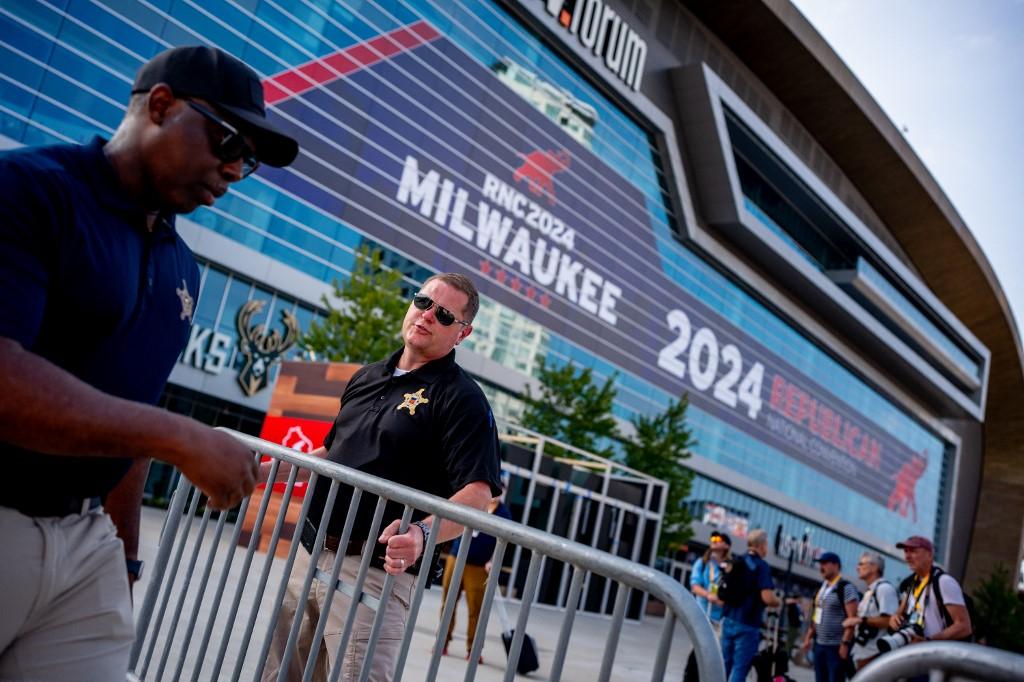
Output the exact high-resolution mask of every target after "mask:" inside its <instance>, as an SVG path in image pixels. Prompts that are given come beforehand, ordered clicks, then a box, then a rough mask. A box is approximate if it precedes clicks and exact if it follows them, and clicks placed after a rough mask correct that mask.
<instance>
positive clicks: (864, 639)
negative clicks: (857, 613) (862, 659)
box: [853, 623, 878, 646]
mask: <svg viewBox="0 0 1024 682" xmlns="http://www.w3.org/2000/svg"><path fill="white" fill-rule="evenodd" d="M877 634H878V628H876V627H875V626H874V625H868V624H867V623H861V624H860V625H858V626H857V635H856V636H855V637H854V638H853V641H854V642H856V643H857V644H859V645H860V646H865V645H866V644H867V643H868V642H870V641H871V640H873V639H874V638H875V636H876V635H877Z"/></svg>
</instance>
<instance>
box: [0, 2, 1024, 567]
mask: <svg viewBox="0 0 1024 682" xmlns="http://www.w3.org/2000/svg"><path fill="white" fill-rule="evenodd" d="M0 26H2V31H0V34H2V36H3V37H2V38H0V78H2V80H0V136H2V138H0V142H2V143H3V145H4V146H17V145H22V144H46V143H55V142H62V141H70V142H84V141H87V140H88V139H90V138H91V137H92V136H94V135H100V136H104V137H109V136H110V135H111V134H112V132H113V130H114V129H115V128H116V126H117V124H118V121H119V120H120V118H121V116H122V114H123V110H124V105H125V102H126V101H127V97H128V92H129V88H130V85H131V82H132V78H133V75H134V73H135V71H136V70H137V69H138V67H139V66H140V65H141V64H142V63H143V62H144V61H146V60H147V59H148V58H150V57H151V56H153V55H154V54H155V53H156V52H158V51H160V50H162V49H164V48H166V47H169V46H173V45H181V44H194V43H204V44H211V45H216V46H219V47H221V48H223V49H224V50H226V51H228V52H231V53H232V54H235V55H236V56H238V57H240V58H242V59H243V60H245V61H246V62H247V63H249V64H250V65H252V66H253V68H255V69H256V70H257V71H258V72H259V73H260V74H261V76H262V77H263V78H264V86H265V92H266V95H267V101H268V104H269V105H270V116H271V117H272V118H274V119H275V121H276V122H277V123H278V124H279V125H280V126H282V127H283V128H285V129H287V130H289V131H290V132H291V133H292V134H293V135H294V136H295V137H296V138H298V140H299V142H300V145H301V147H302V152H301V154H300V156H299V158H298V160H297V161H296V163H295V164H294V165H293V166H292V167H290V168H288V169H283V170H279V169H273V168H264V169H261V170H260V171H259V172H258V173H257V174H256V175H255V176H254V177H253V178H251V179H249V180H247V181H246V182H243V183H241V184H239V185H236V186H235V188H234V189H233V190H232V192H231V193H229V194H228V195H226V196H225V197H224V198H223V199H221V200H220V201H219V202H218V203H217V205H216V206H215V207H213V208H210V209H206V208H203V209H200V210H198V211H197V212H195V213H194V214H192V215H189V216H186V217H183V219H182V220H180V222H179V228H180V231H181V233H182V234H183V236H184V237H185V239H186V241H187V242H188V243H189V244H190V246H191V247H192V248H193V250H194V251H195V253H196V254H197V256H198V257H199V259H200V260H201V264H202V272H203V279H202V288H201V291H200V294H199V297H198V303H197V306H196V309H195V316H194V327H193V331H192V337H191V339H190V342H189V345H188V348H187V349H186V351H185V352H184V353H183V354H182V357H181V358H180V361H179V363H178V365H177V367H176V368H175V370H174V373H173V374H172V376H171V383H170V385H169V386H168V389H167V392H166V394H165V396H164V404H165V405H167V406H168V407H169V408H171V409H175V410H178V411H182V412H186V413H189V414H192V415H193V416H196V417H197V418H200V419H203V420H204V421H208V422H210V423H217V424H227V425H230V426H234V427H236V428H240V429H242V430H247V431H255V430H258V425H259V423H260V421H261V419H262V414H263V412H264V411H265V410H266V407H267V401H268V400H269V390H268V389H267V386H268V385H269V384H270V383H271V382H272V380H273V378H274V376H275V371H276V370H275V368H274V367H275V361H276V360H277V359H279V358H284V357H293V356H294V355H295V354H296V353H298V350H299V347H298V345H295V344H291V345H290V344H289V341H290V340H291V339H293V338H294V336H295V335H296V333H301V331H302V330H304V329H306V328H307V327H308V324H309V322H310V321H311V320H313V319H316V318H317V317H318V316H319V315H322V314H323V296H324V295H325V294H328V293H329V292H330V283H331V282H332V281H334V280H344V279H345V278H347V277H348V276H349V272H350V270H351V268H352V266H353V263H354V261H355V255H354V253H355V251H356V250H357V249H358V248H359V247H360V246H361V245H362V244H371V245H373V246H377V247H380V248H382V249H383V250H384V252H385V256H386V262H387V263H388V264H389V265H390V266H391V267H395V268H398V269H399V270H400V271H401V272H402V273H403V275H404V276H405V285H406V288H407V289H408V290H410V291H412V290H414V289H415V287H416V286H417V285H418V284H419V283H420V282H422V281H423V279H425V278H426V277H428V276H430V275H431V274H433V273H435V272H439V271H452V270H456V271H465V272H469V273H472V274H473V275H474V276H475V278H476V280H477V281H478V282H479V284H480V289H481V292H482V295H483V301H482V308H481V312H480V316H479V317H478V320H477V324H476V325H475V331H474V333H473V335H472V336H471V337H470V338H469V339H468V340H467V342H466V343H465V344H464V345H463V346H462V347H460V351H459V359H460V362H461V363H462V364H463V366H465V367H466V368H467V369H468V370H469V371H471V372H472V373H473V374H474V375H475V376H476V377H477V378H478V379H479V381H480V382H481V384H482V385H483V386H484V388H485V390H486V391H487V392H488V395H489V396H490V397H491V399H492V402H493V404H494V406H495V410H496V412H498V413H499V415H500V416H502V417H504V418H506V419H510V420H515V419H516V417H517V416H518V415H519V414H520V413H521V411H522V407H523V403H522V395H523V393H524V390H525V387H526V386H527V385H530V384H531V382H533V381H535V378H534V375H535V373H536V370H537V366H538V359H539V358H544V359H545V361H546V362H548V363H552V364H555V365H561V364H565V363H573V364H574V365H578V366H582V367H591V368H593V370H594V373H595V376H596V377H597V378H598V379H599V380H603V379H604V378H606V377H614V379H615V385H616V388H617V391H618V393H617V399H616V402H615V408H614V409H615V414H616V416H617V417H619V418H620V419H621V420H622V423H623V424H624V425H625V424H627V423H628V420H629V419H630V418H631V417H633V416H634V415H638V414H641V415H650V414H655V413H658V412H660V411H662V410H663V409H664V408H665V406H666V404H667V403H668V401H670V400H672V399H674V398H677V397H679V396H681V395H683V394H687V395H688V396H689V400H690V411H689V420H690V425H691V427H692V429H693V431H694V435H695V437H696V439H697V441H698V444H697V446H696V448H695V450H694V456H693V457H692V458H691V459H690V460H688V461H687V462H686V466H688V467H690V468H692V469H693V470H694V472H695V480H694V486H693V490H692V493H691V496H690V499H689V500H688V502H687V503H688V504H689V505H691V506H692V508H693V510H694V511H695V512H696V513H697V516H698V519H699V520H700V523H699V524H698V530H699V531H700V532H704V531H706V530H707V529H708V528H707V527H723V528H726V529H727V530H729V531H731V532H732V533H733V534H734V535H736V536H737V537H738V538H742V536H743V535H744V534H745V532H746V531H747V530H748V529H749V528H752V527H754V526H761V527H765V528H767V529H768V530H769V532H770V534H772V535H773V537H774V539H775V543H773V545H774V546H773V554H772V556H771V560H772V562H773V563H774V564H775V565H776V566H777V567H781V566H783V565H784V564H785V560H786V559H787V558H788V555H789V554H790V553H792V554H793V555H794V558H795V560H796V564H797V573H798V574H801V573H802V574H803V575H805V576H806V577H808V578H810V577H811V576H813V575H814V571H813V567H812V566H813V565H812V560H813V557H814V555H815V553H816V552H819V551H822V550H832V551H837V552H839V554H840V555H841V556H842V557H843V559H844V560H845V562H846V563H847V564H848V565H852V564H853V563H854V561H855V560H856V557H857V555H858V554H859V552H860V551H862V550H864V549H871V550H875V551H879V552H881V553H883V554H887V555H889V556H891V557H898V556H899V555H898V553H897V552H896V550H895V547H894V543H895V542H896V541H897V540H899V539H900V538H903V537H906V536H908V535H914V534H919V535H925V536H929V537H932V538H934V539H935V542H936V545H937V547H938V551H939V554H940V559H941V560H942V561H943V562H944V563H945V564H946V565H947V566H949V567H950V569H951V570H952V571H954V572H955V573H957V574H961V575H962V574H963V573H964V572H965V571H967V570H968V563H969V562H968V559H970V562H971V563H970V566H971V571H972V572H974V573H978V574H980V573H981V572H984V571H987V569H988V567H989V566H990V565H991V564H992V563H993V562H994V561H996V560H1000V559H1001V560H1004V561H1007V562H1013V563H1015V564H1017V563H1019V561H1018V553H1019V548H1018V546H1017V545H1016V544H1014V543H1015V540H1016V538H1017V537H1018V536H1019V535H1020V518H1021V513H1022V507H1024V502H1022V501H1021V490H1022V489H1024V481H1022V480H1021V477H1022V474H1021V473H1020V471H1019V469H1020V467H1019V466H1018V467H1015V466H1014V464H1015V457H1017V455H1016V452H1017V451H1018V450H1019V449H1020V447H1021V446H1022V444H1024V429H1022V416H1021V412H1022V410H1021V407H1020V402H1019V399H1016V398H1015V397H1014V396H1019V395H1020V394H1021V390H1022V384H1024V377H1022V371H1021V353H1020V343H1019V338H1018V336H1017V331H1016V329H1015V327H1014V325H1013V322H1012V319H1011V317H1010V315H1009V313H1008V308H1007V306H1006V302H1005V300H1004V297H1003V294H1002V292H1001V290H1000V289H999V287H998V284H997V282H996V280H995V278H994V276H993V275H992V273H991V270H990V267H989V265H988V263H987V261H986V260H985V258H984V255H983V254H982V253H981V252H980V249H979V248H978V246H977V244H976V243H975V241H974V240H973V237H971V235H970V232H969V231H968V229H967V228H966V226H965V225H964V224H963V222H962V220H961V219H960V218H959V216H958V215H957V214H956V212H955V210H954V209H953V208H952V206H951V205H950V203H949V201H948V199H946V197H945V196H944V195H943V194H942V192H941V190H940V189H939V187H938V186H937V184H936V183H935V181H934V180H933V179H932V178H931V176H930V175H929V174H928V172H927V171H926V170H925V169H924V168H923V166H922V165H921V163H920V161H919V160H918V159H917V157H916V156H915V155H914V154H913V152H912V151H911V150H910V149H909V147H908V146H907V144H906V142H905V141H904V140H903V138H902V137H901V136H900V135H899V133H898V131H897V130H896V129H895V128H894V127H893V125H892V124H891V122H890V121H888V119H886V118H885V117H884V115H883V114H882V113H881V110H880V109H879V107H878V105H877V104H876V103H875V102H874V101H873V100H871V98H870V97H869V96H868V95H867V93H866V92H865V91H864V89H863V87H862V86H861V85H860V84H859V83H858V82H857V81H856V79H855V77H854V76H853V75H852V74H851V73H850V72H849V71H848V70H847V69H846V67H845V66H844V65H843V64H842V63H841V61H840V60H839V59H838V57H837V56H836V55H835V54H834V53H833V52H832V51H831V49H830V48H829V47H828V46H827V45H826V44H825V43H824V41H823V40H822V39H821V37H820V36H819V35H818V34H817V33H816V32H815V31H814V30H813V29H812V28H811V27H810V25H809V24H808V23H807V22H806V20H805V19H804V18H803V17H802V16H801V15H800V14H799V13H798V12H797V11H796V10H795V9H794V8H793V7H792V6H791V5H790V4H789V3H788V2H786V1H785V0H769V1H765V2H755V1H753V0H751V1H747V2H725V3H704V2H681V3H674V2H662V3H653V2H645V1H644V0H638V1H637V2H632V3H630V2H614V1H604V0H576V1H575V2H574V1H573V0H521V1H518V2H516V1H512V0H508V1H507V2H491V1H489V0H454V1H445V2H439V1H437V0H351V1H348V0H345V1H341V0H204V1H202V2H195V1H193V0H152V1H143V0H139V1H137V2H135V1H128V0H88V1H87V0H48V1H43V0H39V2H34V1H26V2H19V3H10V4H7V5H4V6H3V7H0ZM171 295H174V294H173V292H171ZM253 302H256V303H253ZM274 332H277V335H276V336H274V335H273V334H274ZM275 344H276V345H275ZM254 349H262V355H260V353H259V352H256V350H254ZM982 491H984V492H982ZM975 528H977V530H976V531H974V536H981V535H983V534H984V533H986V532H987V531H988V530H990V529H993V528H998V529H1003V528H1005V529H1006V530H1005V532H1002V533H1001V537H1003V538H1004V539H1005V541H1006V543H1008V545H1013V546H1012V548H1010V549H1007V548H1006V547H1005V546H1004V547H998V548H993V547H991V546H989V545H988V544H987V543H980V544H979V545H978V546H976V547H974V548H972V547H971V540H972V529H975ZM1011 538H1013V540H1011Z"/></svg>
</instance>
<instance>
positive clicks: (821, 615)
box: [800, 552, 860, 682]
mask: <svg viewBox="0 0 1024 682" xmlns="http://www.w3.org/2000/svg"><path fill="white" fill-rule="evenodd" d="M815 561H817V562H818V569H819V571H820V572H821V577H822V578H823V580H822V583H821V587H819V588H818V593H817V594H816V595H815V596H814V610H813V611H812V612H811V624H810V626H809V627H808V628H807V635H806V636H805V637H804V642H803V646H801V647H800V649H801V650H802V651H805V652H806V651H807V650H808V649H810V648H811V644H813V645H814V679H815V682H841V681H842V680H845V679H846V671H847V669H848V667H847V666H848V664H847V659H848V658H849V656H850V650H851V649H852V647H853V637H854V628H853V626H852V625H851V626H850V627H844V626H843V621H844V620H846V619H847V618H854V617H856V616H857V602H858V601H859V600H860V595H859V594H857V588H855V587H854V586H853V584H852V583H850V581H848V580H845V579H844V578H843V576H842V573H840V568H841V567H842V562H841V561H840V560H839V555H838V554H836V553H835V552H825V553H824V554H822V555H821V556H819V557H818V558H817V559H815Z"/></svg>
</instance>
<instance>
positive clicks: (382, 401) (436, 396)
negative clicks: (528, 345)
mask: <svg viewBox="0 0 1024 682" xmlns="http://www.w3.org/2000/svg"><path fill="white" fill-rule="evenodd" d="M479 300H480V299H479V295H478V294H477V291H476V287H475V286H474V284H473V282H472V281H471V280H470V279H469V278H468V277H466V276H465V275H460V274H453V273H449V274H442V275H435V276H434V277H431V278H429V279H428V280H427V281H426V282H424V284H423V287H422V288H421V289H420V292H419V293H418V294H416V296H414V297H413V301H412V303H411V304H410V306H409V310H408V312H407V313H406V316H405V320H404V321H403V323H402V340H403V346H402V348H401V349H400V350H398V351H396V352H395V353H394V354H393V355H392V356H391V357H390V358H388V359H386V360H382V361H380V362H376V363H373V364H371V365H367V366H365V367H363V368H361V369H360V370H359V371H357V372H356V373H355V374H354V375H353V377H352V379H351V380H350V381H349V383H348V385H347V386H346V387H345V391H344V393H343V395H342V397H341V409H340V410H339V411H338V416H337V417H336V418H335V421H334V425H333V426H332V428H331V430H330V432H329V433H328V434H327V437H326V438H325V440H324V447H323V448H320V449H319V450H317V451H315V452H314V453H313V454H316V455H318V456H326V457H327V459H329V460H331V461H332V462H338V463H339V464H344V465H345V466H349V467H352V468H355V469H359V470H360V471H364V472H366V473H370V474H374V475H376V476H380V477H382V478H386V479H389V480H391V481H394V482H396V483H401V484H403V485H406V486H409V487H413V488H417V489H419V490H422V491H424V492H428V493H431V494H433V495H437V496H439V497H444V498H447V499H449V500H451V501H453V502H457V503H460V504H464V505H467V506H469V507H473V508H475V509H479V510H484V509H486V508H487V505H488V503H489V502H490V500H491V498H493V497H495V496H497V495H498V494H500V492H501V479H500V460H499V455H498V433H497V428H496V427H495V424H494V416H493V415H492V413H491V409H490V406H489V405H488V403H487V399H486V398H485V397H484V394H483V392H482V391H481V390H480V387H479V386H478V385H477V384H476V382H475V381H473V379H472V378H471V377H470V376H469V375H468V374H467V373H466V372H465V371H463V370H462V368H460V367H459V366H458V365H457V364H455V350H454V349H455V346H457V345H458V344H459V343H461V342H462V341H463V340H464V339H465V338H466V337H467V336H469V335H470V333H471V332H472V331H473V326H472V321H473V318H474V316H475V315H476V312H477V310H478V309H479V305H480V303H479ZM264 468H265V469H269V464H268V465H265V467H264ZM286 468H287V467H281V469H286ZM307 473H308V472H307ZM278 475H279V477H280V478H284V477H285V476H287V473H286V472H284V471H279V474H278ZM329 487H330V481H329V480H328V479H320V480H318V481H317V485H316V486H315V487H314V489H313V491H312V492H311V494H312V495H313V499H312V500H311V502H310V511H309V519H310V521H308V522H307V523H309V524H310V527H309V528H308V529H307V530H308V532H307V533H305V536H306V543H305V544H306V545H307V547H306V549H307V550H310V551H312V549H313V547H312V543H311V539H313V538H314V537H315V531H316V528H318V527H319V526H316V525H315V523H316V522H317V520H320V519H321V517H322V515H323V511H324V506H325V501H326V497H327V491H328V488H329ZM351 494H352V490H351V488H348V486H343V487H342V489H341V490H340V492H339V494H338V498H337V500H336V501H335V504H334V507H333V512H332V514H331V515H330V516H329V518H327V519H322V520H321V521H320V522H326V523H327V524H328V527H327V531H326V532H327V539H326V541H325V542H324V549H323V551H322V552H321V554H320V557H319V561H318V568H319V569H320V570H321V571H324V572H326V573H327V574H330V573H331V570H332V567H333V565H334V561H335V556H336V553H337V552H344V553H345V554H347V555H351V556H349V557H348V558H346V559H344V560H343V562H342V571H341V579H342V580H343V581H344V582H349V583H352V582H354V581H355V577H356V572H357V570H358V567H359V562H360V560H361V557H360V555H361V554H362V553H363V552H364V551H368V552H372V555H373V556H372V561H371V564H370V569H369V573H368V574H367V576H366V579H365V583H364V586H363V589H364V590H366V591H369V592H370V593H371V594H373V593H376V594H378V595H379V594H380V593H381V588H382V586H383V583H384V577H385V573H389V574H391V575H394V576H396V578H397V580H396V582H395V585H394V589H393V591H392V593H391V599H390V601H389V602H388V605H387V608H386V610H385V618H384V624H383V628H382V630H381V635H380V639H379V640H378V642H377V645H376V649H375V651H374V656H373V661H372V666H373V672H372V673H371V679H374V680H387V679H390V678H391V676H392V675H393V671H394V666H395V658H396V656H397V654H398V648H399V645H400V642H401V637H402V633H403V632H404V629H405V622H406V618H407V615H408V610H409V600H410V599H411V596H412V587H413V574H414V572H415V571H417V570H429V567H428V566H427V565H428V564H430V563H431V560H432V558H430V557H427V558H425V559H424V561H423V562H422V564H421V565H420V566H417V561H419V560H420V559H421V555H422V553H423V548H424V546H425V543H426V538H427V535H428V534H431V533H434V534H436V537H437V542H438V543H440V542H444V541H446V540H450V539H453V538H455V537H457V536H458V535H459V534H460V533H461V532H462V527H461V526H459V525H458V524H456V523H453V522H451V521H446V520H442V521H440V522H439V523H438V522H436V520H435V519H433V518H432V517H429V516H425V515H424V514H423V513H422V512H418V511H417V512H414V514H413V523H412V524H410V525H409V528H408V529H407V530H406V532H405V533H399V532H398V530H399V523H400V520H399V517H400V516H401V513H402V506H401V505H398V504H394V503H389V504H388V506H387V507H386V508H385V512H384V523H385V524H387V526H386V527H385V528H384V530H383V531H382V532H381V533H380V534H379V537H376V538H370V537H368V535H369V531H370V526H371V521H372V516H373V510H374V507H375V506H376V499H374V497H375V496H373V495H364V496H363V497H362V498H361V501H360V507H359V509H358V511H357V516H356V519H355V520H354V521H353V529H352V535H351V538H352V540H351V541H350V542H349V543H348V546H347V547H339V540H340V535H341V533H342V529H343V527H344V525H345V520H346V515H347V512H348V508H349V503H350V502H349V501H350V499H351ZM308 561H309V558H308V556H306V555H305V553H304V552H299V554H298V556H297V560H296V564H295V568H293V570H292V573H291V578H290V582H289V585H288V593H287V595H286V597H285V601H284V603H283V605H282V612H281V615H280V618H279V619H278V621H277V622H278V628H277V631H276V632H275V634H274V640H273V644H272V647H271V651H270V655H269V657H268V660H267V664H266V666H265V668H264V671H263V679H264V680H273V679H276V678H277V676H278V672H279V670H280V668H281V663H282V661H283V658H284V653H285V646H286V644H287V640H288V634H289V629H290V627H291V622H292V620H293V619H294V614H295V611H296V608H297V605H298V602H299V600H301V599H305V600H306V606H305V609H304V622H303V624H302V626H301V628H302V629H301V631H300V633H299V642H298V649H299V651H298V652H294V653H295V654H297V655H292V656H291V657H290V658H289V664H288V679H295V680H298V679H301V678H302V672H303V670H304V668H305V665H306V662H307V660H308V658H309V657H310V656H311V655H312V656H315V657H316V662H315V679H326V676H327V672H328V668H329V667H330V666H332V665H342V666H343V668H342V671H341V679H343V680H349V679H355V678H357V677H358V675H359V672H360V670H361V669H362V664H363V658H364V653H365V649H366V643H367V640H368V637H369V632H370V628H371V626H372V624H373V618H374V613H373V612H372V611H371V610H370V609H368V608H365V607H360V608H358V609H357V611H356V622H355V624H354V627H353V631H352V634H351V638H350V640H349V645H348V649H347V651H346V653H345V656H344V659H343V660H342V661H334V660H333V659H332V658H331V657H333V656H334V655H335V653H336V651H337V648H338V646H339V643H340V635H341V631H342V629H343V627H344V623H345V618H346V617H347V613H348V608H349V604H350V603H351V602H350V601H349V598H348V596H347V595H346V594H344V593H343V592H340V591H338V592H336V593H335V595H334V597H333V598H332V600H331V605H330V609H329V613H328V622H327V630H326V631H325V634H324V639H323V641H322V642H320V643H319V645H318V647H317V650H316V651H315V652H312V651H311V649H312V636H313V634H314V631H315V628H316V624H317V621H318V620H319V617H320V612H321V610H322V606H323V604H324V600H325V597H326V588H325V587H324V585H323V584H322V583H321V582H320V581H319V580H318V581H316V582H315V583H314V586H313V589H311V591H310V592H309V594H306V593H305V591H304V589H303V588H304V579H305V574H306V572H307V570H308V566H309V564H308Z"/></svg>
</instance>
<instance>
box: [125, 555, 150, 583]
mask: <svg viewBox="0 0 1024 682" xmlns="http://www.w3.org/2000/svg"><path fill="white" fill-rule="evenodd" d="M124 565H125V568H127V569H128V575H130V576H131V577H133V578H135V579H136V580H139V579H141V578H142V567H143V566H145V565H146V562H144V561H139V560H138V559H125V560H124Z"/></svg>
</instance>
